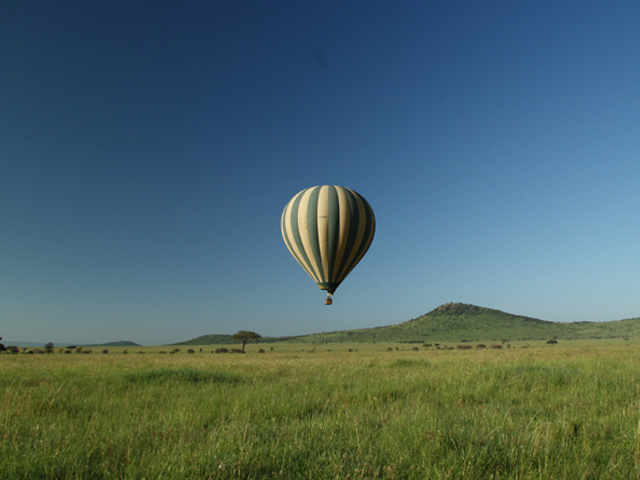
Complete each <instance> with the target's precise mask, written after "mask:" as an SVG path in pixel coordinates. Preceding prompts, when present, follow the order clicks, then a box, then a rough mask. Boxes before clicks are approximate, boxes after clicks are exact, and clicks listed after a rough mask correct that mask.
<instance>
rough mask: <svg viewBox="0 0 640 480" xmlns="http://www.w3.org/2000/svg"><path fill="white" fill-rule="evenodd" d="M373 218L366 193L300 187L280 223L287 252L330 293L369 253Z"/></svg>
mask: <svg viewBox="0 0 640 480" xmlns="http://www.w3.org/2000/svg"><path fill="white" fill-rule="evenodd" d="M375 223H376V222H375V217H374V215H373V210H372V209H371V206H370V205H369V203H368V202H367V201H366V200H365V199H364V197H362V196H361V195H359V194H358V193H356V192H354V191H353V190H351V189H348V188H344V187H339V186H336V185H321V186H316V187H311V188H307V189H305V190H302V191H301V192H299V193H298V194H297V195H295V196H294V197H293V198H292V199H291V200H290V201H289V203H287V206H286V207H285V208H284V211H283V212H282V221H281V228H282V236H283V238H284V242H285V244H286V245H287V248H288V249H289V252H291V255H293V257H294V258H295V259H296V260H297V262H298V263H299V264H300V265H301V266H302V268H303V269H304V270H305V271H306V272H307V273H308V274H309V276H310V277H311V278H313V281H314V282H316V284H317V285H318V286H319V287H320V288H321V289H322V290H327V292H329V294H333V292H335V290H336V289H337V288H338V286H339V285H340V283H341V282H342V281H343V280H344V279H345V277H346V276H347V275H348V274H349V272H351V270H353V268H354V267H355V266H356V265H357V264H358V262H359V261H360V260H361V259H362V257H363V256H364V254H365V253H367V250H368V249H369V246H370V245H371V241H372V240H373V235H374V232H375Z"/></svg>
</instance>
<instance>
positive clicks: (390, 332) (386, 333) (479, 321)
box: [180, 303, 640, 345]
mask: <svg viewBox="0 0 640 480" xmlns="http://www.w3.org/2000/svg"><path fill="white" fill-rule="evenodd" d="M637 337H640V318H632V319H628V320H618V321H610V322H573V323H564V322H549V321H546V320H540V319H537V318H531V317H525V316H521V315H513V314H511V313H505V312H502V311H500V310H494V309H491V308H484V307H478V306H475V305H468V304H464V303H447V304H444V305H441V306H439V307H437V308H435V309H433V310H431V311H430V312H428V313H426V314H424V315H422V316H420V317H418V318H414V319H412V320H408V321H406V322H402V323H399V324H397V325H389V326H385V327H374V328H363V329H358V330H341V331H336V332H329V333H314V334H311V335H303V336H297V337H280V338H275V337H271V338H264V339H261V343H270V342H275V341H290V342H301V343H342V342H361V343H374V342H398V343H402V342H405V343H425V342H431V343H433V342H491V341H495V342H500V341H502V340H506V341H518V340H521V341H529V340H548V339H551V338H556V339H561V340H570V339H588V338H594V339H597V338H637ZM209 339H211V343H209ZM213 341H215V343H233V340H232V339H231V335H204V336H202V337H198V338H194V339H193V340H189V342H184V343H181V344H180V345H209V344H213V343H214V342H213Z"/></svg>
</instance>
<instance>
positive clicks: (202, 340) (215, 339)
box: [171, 335, 234, 345]
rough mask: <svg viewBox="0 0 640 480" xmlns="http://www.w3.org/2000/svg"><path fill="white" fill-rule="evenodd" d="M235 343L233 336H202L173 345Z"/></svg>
mask: <svg viewBox="0 0 640 480" xmlns="http://www.w3.org/2000/svg"><path fill="white" fill-rule="evenodd" d="M230 343H234V340H233V338H231V335H201V336H199V337H196V338H192V339H191V340H187V341H186V342H179V343H172V344H171V345H228V344H230Z"/></svg>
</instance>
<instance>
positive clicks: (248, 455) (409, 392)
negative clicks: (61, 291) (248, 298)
mask: <svg viewBox="0 0 640 480" xmlns="http://www.w3.org/2000/svg"><path fill="white" fill-rule="evenodd" d="M260 347H262V348H264V349H265V350H266V353H262V354H261V353H257V350H258V348H260ZM271 347H273V350H271ZM395 347H396V346H395V345H394V346H386V345H380V344H376V345H354V346H351V348H350V346H349V345H344V344H341V345H333V346H332V345H322V346H316V347H315V348H314V347H312V346H309V345H280V344H275V345H269V346H260V345H251V346H250V347H248V349H247V353H246V354H245V355H239V354H212V353H211V350H212V348H211V346H209V347H203V351H202V352H200V350H199V348H194V350H195V353H193V354H189V353H187V350H186V349H184V348H183V349H182V350H180V351H179V352H177V353H175V354H160V353H158V352H159V350H161V349H160V348H159V347H155V348H152V347H144V348H135V349H133V350H132V349H128V353H127V354H126V355H125V354H123V349H110V350H109V353H108V354H103V353H100V352H101V349H94V351H93V352H92V353H91V354H89V355H83V354H71V355H65V354H61V353H58V351H57V350H56V353H52V354H43V355H24V354H17V355H11V354H7V353H4V354H2V355H0V386H1V388H2V395H0V472H2V477H3V478H9V479H13V478H65V479H66V478H106V479H110V478H114V479H115V478H136V479H138V478H152V479H155V478H215V479H224V478H230V479H231V478H233V479H235V478H254V479H259V478H289V479H293V478H314V479H325V478H327V479H343V478H345V479H346V478H350V479H354V478H389V479H392V478H398V479H405V478H416V479H424V478H451V479H460V478H467V479H476V478H477V479H488V478H513V479H515V478H518V479H539V478H548V479H551V478H554V479H559V478H566V479H607V478H610V479H613V478H615V479H618V478H619V479H629V478H638V477H639V476H640V443H639V442H640V432H639V420H640V346H638V345H636V344H633V342H632V343H627V344H622V343H621V344H619V345H611V344H608V345H604V344H597V343H593V344H591V345H586V344H585V345H582V346H581V345H558V346H553V347H552V346H547V345H544V344H540V345H531V347H530V348H527V349H524V348H510V349H506V348H504V349H501V350H498V349H482V350H480V349H475V348H474V349H471V350H464V351H460V350H425V349H424V348H421V349H420V350H419V351H413V350H411V346H407V345H399V346H398V350H396V348H395ZM387 348H391V349H392V350H391V351H388V350H387ZM349 349H351V350H352V351H349ZM402 349H405V350H402ZM134 350H135V351H134ZM167 350H168V351H170V350H171V349H170V348H169V349H167ZM138 351H143V352H146V353H145V354H141V353H136V352H138Z"/></svg>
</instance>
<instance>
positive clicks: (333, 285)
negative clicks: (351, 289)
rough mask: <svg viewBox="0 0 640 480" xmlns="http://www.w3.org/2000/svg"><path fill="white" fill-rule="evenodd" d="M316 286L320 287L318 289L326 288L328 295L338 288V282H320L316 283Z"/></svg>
mask: <svg viewBox="0 0 640 480" xmlns="http://www.w3.org/2000/svg"><path fill="white" fill-rule="evenodd" d="M318 286H319V287H320V290H326V291H327V293H328V294H329V295H333V292H335V291H336V288H338V284H337V283H333V282H331V283H329V282H326V283H325V282H321V283H318Z"/></svg>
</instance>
